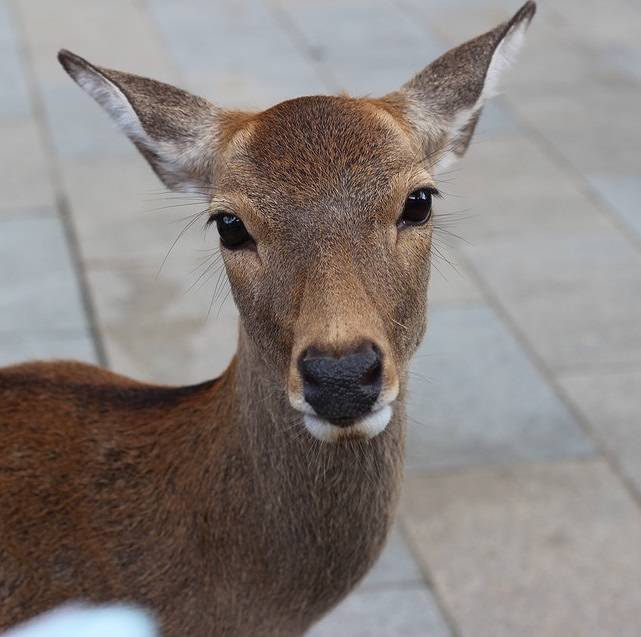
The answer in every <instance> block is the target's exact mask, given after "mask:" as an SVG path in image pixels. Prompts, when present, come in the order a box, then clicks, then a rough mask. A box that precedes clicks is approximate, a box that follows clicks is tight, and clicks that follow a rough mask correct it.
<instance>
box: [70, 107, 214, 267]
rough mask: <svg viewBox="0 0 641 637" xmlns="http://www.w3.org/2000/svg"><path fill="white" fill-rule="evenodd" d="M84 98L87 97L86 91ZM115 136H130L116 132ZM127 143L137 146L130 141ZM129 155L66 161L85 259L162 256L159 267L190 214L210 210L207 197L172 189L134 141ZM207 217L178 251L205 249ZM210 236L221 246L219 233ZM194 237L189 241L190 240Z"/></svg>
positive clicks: (183, 241)
mask: <svg viewBox="0 0 641 637" xmlns="http://www.w3.org/2000/svg"><path fill="white" fill-rule="evenodd" d="M80 97H82V96H80ZM110 136H112V137H114V138H120V137H123V138H124V136H123V135H122V133H120V132H119V131H115V130H114V131H111V135H110ZM124 142H125V143H126V144H128V145H129V146H131V144H130V143H129V140H127V139H126V138H124ZM125 151H126V153H127V155H126V157H125V156H123V158H121V159H116V158H113V157H111V158H108V159H101V160H93V161H83V160H73V161H64V162H63V163H62V166H61V168H62V178H63V183H64V187H65V190H66V192H67V195H68V198H69V204H70V206H71V210H72V213H73V216H74V221H75V225H76V229H77V233H78V237H79V240H80V243H81V246H82V253H83V257H84V259H85V262H86V263H87V264H88V265H92V264H93V263H95V262H96V261H104V260H108V259H114V260H117V261H127V260H132V259H138V258H140V257H145V258H149V259H156V262H157V263H158V267H159V266H160V264H161V263H162V260H163V258H164V257H165V255H166V254H167V252H168V251H169V249H170V247H171V245H172V243H173V242H174V240H175V239H176V238H177V237H178V235H179V234H180V232H181V230H182V229H183V228H185V227H186V225H187V224H188V223H189V221H190V218H189V217H190V215H193V214H195V213H196V212H199V211H202V210H204V209H205V207H206V204H205V203H203V202H202V201H201V202H200V203H199V204H198V205H191V204H192V202H194V200H195V198H194V197H193V196H189V195H179V194H175V193H172V192H167V190H166V188H165V186H164V185H163V184H162V183H161V182H160V181H159V180H158V178H157V177H156V175H155V174H154V173H153V171H152V170H151V168H149V166H148V165H147V162H146V161H145V160H144V159H143V158H142V157H141V156H140V155H139V154H138V153H137V151H136V150H135V149H134V148H133V146H131V148H129V147H128V146H127V147H125ZM203 225H204V218H203V219H202V221H201V220H199V221H197V222H196V223H194V225H193V227H192V228H191V230H190V231H189V232H187V233H186V235H184V236H183V237H182V238H181V239H180V241H179V242H178V243H177V244H176V247H175V249H174V251H173V253H174V254H183V253H186V251H187V246H188V245H193V246H194V247H195V248H197V249H204V248H206V247H208V246H207V244H206V243H205V242H204V241H203V240H202V232H201V230H202V227H203ZM208 238H209V239H210V240H212V244H213V245H215V243H216V242H215V232H214V233H210V234H209V235H208ZM192 239H193V241H194V243H193V244H189V241H190V240H192Z"/></svg>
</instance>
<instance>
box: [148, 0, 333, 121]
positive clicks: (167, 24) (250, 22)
mask: <svg viewBox="0 0 641 637" xmlns="http://www.w3.org/2000/svg"><path fill="white" fill-rule="evenodd" d="M149 9H150V11H151V14H152V16H153V17H154V18H155V20H156V22H157V24H158V28H159V29H160V31H161V32H162V34H163V36H164V38H165V41H166V42H167V45H168V48H169V51H170V52H171V55H172V57H173V59H174V61H175V63H176V64H177V66H178V68H179V69H180V71H181V74H182V76H183V77H184V78H185V79H186V81H187V82H188V85H189V86H190V88H191V89H192V90H193V91H194V92H197V93H199V94H202V95H203V96H205V97H208V98H210V99H212V100H213V101H215V102H216V103H218V104H220V105H224V106H232V107H237V108H255V107H257V106H260V107H263V108H264V107H267V106H270V105H271V104H272V103H274V102H279V101H282V100H284V99H287V98H291V97H297V96H298V95H300V94H303V95H305V94H310V93H311V94H315V93H324V92H326V91H327V87H326V86H324V85H323V83H322V82H321V79H320V77H319V76H318V75H317V73H316V71H315V68H314V65H313V64H312V63H311V60H309V59H306V58H305V56H304V55H303V54H302V53H301V52H299V50H298V49H297V47H296V46H295V45H294V43H293V41H292V39H291V38H290V36H289V34H288V33H287V32H285V31H283V30H282V29H281V26H280V24H279V22H278V21H277V20H276V19H275V17H274V15H273V14H272V12H270V11H269V9H268V7H267V6H266V3H265V2H262V1H261V0H241V1H239V2H234V3H230V2H221V1H216V2H211V1H209V0H191V1H190V2H184V3H175V2H169V1H167V0H151V2H150V3H149Z"/></svg>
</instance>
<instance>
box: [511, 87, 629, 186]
mask: <svg viewBox="0 0 641 637" xmlns="http://www.w3.org/2000/svg"><path fill="white" fill-rule="evenodd" d="M508 101H509V103H510V104H511V105H512V106H513V108H514V109H515V110H516V111H517V112H518V113H519V115H520V116H521V117H523V119H524V120H525V121H526V122H527V123H528V125H529V126H532V127H534V128H536V129H537V130H538V131H539V132H540V134H541V135H543V136H544V137H545V138H546V140H547V141H548V143H549V144H550V147H551V148H552V149H553V150H554V151H555V152H556V153H558V154H560V155H561V156H563V157H564V158H566V160H568V161H569V162H571V163H572V164H573V165H574V166H575V167H576V168H577V169H578V170H579V171H581V172H583V173H598V172H613V170H612V167H613V166H616V167H617V168H616V171H617V172H621V173H623V174H634V173H635V172H636V171H637V170H638V167H639V152H640V150H641V120H640V119H639V117H638V112H639V108H640V106H641V83H638V82H633V81H629V80H626V81H619V82H617V83H613V82H610V83H604V82H598V81H596V80H595V81H593V82H591V83H589V84H584V85H581V86H579V87H575V88H573V89H571V90H562V89H560V88H559V89H557V90H554V91H547V90H546V91H540V92H538V93H536V94H534V93H533V94H532V95H530V96H529V97H528V99H519V100H514V99H510V98H509V95H508Z"/></svg>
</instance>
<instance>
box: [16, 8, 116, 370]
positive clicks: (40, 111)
mask: <svg viewBox="0 0 641 637" xmlns="http://www.w3.org/2000/svg"><path fill="white" fill-rule="evenodd" d="M8 9H9V11H10V12H11V14H12V16H13V20H14V24H15V27H16V40H17V48H18V54H19V56H20V57H21V58H22V61H23V63H24V69H25V71H24V74H25V80H26V83H27V90H28V92H29V98H30V101H31V105H32V108H33V119H34V122H35V124H36V129H37V131H38V136H39V138H40V142H41V144H42V148H43V152H44V155H45V161H46V163H47V172H48V174H49V178H50V179H51V184H52V187H53V191H54V198H55V209H56V210H57V212H58V215H59V217H60V220H61V222H62V226H63V229H64V234H65V240H66V243H67V249H68V251H69V256H70V258H71V262H72V267H73V271H74V274H75V278H76V284H77V286H78V290H79V292H80V297H81V302H82V306H83V309H84V313H85V317H84V318H85V321H86V323H87V328H88V331H89V335H90V338H91V342H92V344H93V347H94V350H95V354H96V360H97V362H98V364H99V365H100V366H102V367H108V361H107V355H106V351H105V346H104V342H103V340H102V335H101V333H100V330H99V328H98V324H97V316H96V310H95V305H94V302H93V299H92V296H91V290H90V287H89V281H88V278H87V276H86V272H85V270H84V268H83V262H82V254H81V249H80V244H79V241H78V235H77V232H76V228H75V226H74V222H73V215H72V214H71V211H70V209H69V205H68V202H67V197H66V193H65V190H64V186H63V182H62V178H61V174H60V166H59V163H58V158H57V157H56V154H55V151H54V145H53V140H52V137H51V132H50V131H49V127H48V125H47V120H46V117H45V109H44V107H43V103H42V94H41V92H40V87H39V84H38V81H37V78H36V76H35V73H34V61H33V56H32V55H31V49H30V47H29V44H28V41H27V37H26V29H25V25H24V22H23V16H22V14H21V13H20V10H19V8H18V7H17V6H16V4H15V2H10V3H9V4H8Z"/></svg>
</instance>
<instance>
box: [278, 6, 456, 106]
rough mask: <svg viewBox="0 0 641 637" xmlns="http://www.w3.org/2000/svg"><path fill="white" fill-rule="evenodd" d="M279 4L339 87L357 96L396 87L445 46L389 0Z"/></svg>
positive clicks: (438, 53) (373, 93)
mask: <svg viewBox="0 0 641 637" xmlns="http://www.w3.org/2000/svg"><path fill="white" fill-rule="evenodd" d="M278 5H279V6H280V7H281V8H282V9H283V10H284V11H286V12H287V14H288V15H289V17H290V19H291V20H292V22H293V23H294V24H295V25H296V27H297V29H298V30H299V31H300V32H301V33H303V34H304V37H305V39H306V41H307V43H308V44H309V45H310V46H311V47H313V49H314V51H315V52H316V56H317V58H318V59H319V60H320V61H322V63H323V64H325V65H327V67H328V68H330V69H331V71H332V73H333V74H334V76H335V77H336V78H337V79H338V82H339V84H340V85H341V88H343V89H344V90H346V91H347V92H349V93H351V94H354V95H369V94H372V95H378V94H383V93H385V92H388V91H391V90H395V89H396V88H398V87H399V86H400V85H401V84H403V83H404V82H406V81H407V80H409V79H410V78H411V77H412V76H413V75H414V74H415V73H417V72H418V71H420V70H421V69H422V68H423V67H424V66H426V65H427V64H428V63H429V62H431V61H432V60H433V59H434V58H435V57H437V56H438V55H440V54H441V53H442V52H443V51H444V47H443V46H442V44H441V43H440V42H439V41H438V40H437V39H436V38H435V37H434V36H433V34H432V33H430V31H429V30H428V29H425V28H421V27H419V26H418V25H417V24H415V22H414V21H412V20H411V19H409V18H408V16H407V15H406V14H405V13H403V12H402V11H400V10H399V9H398V8H397V7H396V6H394V5H393V4H392V3H390V2H387V1H385V0H374V1H373V2H363V1H362V0H350V1H347V2H345V1H342V0H341V1H339V0H332V1H331V2H323V3H319V2H313V1H309V0H307V1H303V2H299V1H297V0H278ZM390 25H394V28H390Z"/></svg>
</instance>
